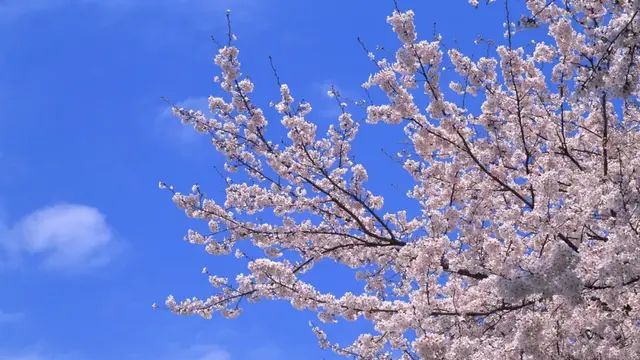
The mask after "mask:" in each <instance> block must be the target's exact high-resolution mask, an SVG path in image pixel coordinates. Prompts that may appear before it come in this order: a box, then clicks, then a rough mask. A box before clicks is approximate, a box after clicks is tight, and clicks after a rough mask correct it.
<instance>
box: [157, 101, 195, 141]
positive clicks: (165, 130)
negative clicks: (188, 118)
mask: <svg viewBox="0 0 640 360" xmlns="http://www.w3.org/2000/svg"><path fill="white" fill-rule="evenodd" d="M175 106H177V107H181V108H185V109H188V110H200V111H202V112H204V113H205V114H207V112H208V110H207V108H208V100H207V97H192V98H187V99H185V100H182V101H180V102H178V103H176V104H175ZM155 123H156V126H155V131H156V132H157V135H159V137H161V138H162V140H163V141H167V142H169V143H170V144H173V145H175V146H176V147H179V148H184V146H192V145H194V144H197V143H202V139H203V135H202V134H200V133H198V132H196V131H195V130H194V129H193V128H192V127H191V126H189V125H184V124H182V123H181V122H180V120H179V119H178V118H177V117H176V116H175V115H174V114H173V112H172V111H171V108H170V106H169V105H167V106H165V107H164V108H163V109H162V110H161V111H160V113H159V114H158V116H157V117H156V119H155Z"/></svg>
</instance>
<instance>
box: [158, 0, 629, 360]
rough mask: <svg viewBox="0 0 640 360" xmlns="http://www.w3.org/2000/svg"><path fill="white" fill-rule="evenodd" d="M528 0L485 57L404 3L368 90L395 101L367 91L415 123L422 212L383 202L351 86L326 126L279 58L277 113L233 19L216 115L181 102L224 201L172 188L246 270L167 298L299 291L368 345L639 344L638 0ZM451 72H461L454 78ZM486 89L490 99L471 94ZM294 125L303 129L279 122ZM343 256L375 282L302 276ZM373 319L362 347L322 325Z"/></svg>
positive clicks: (220, 300)
mask: <svg viewBox="0 0 640 360" xmlns="http://www.w3.org/2000/svg"><path fill="white" fill-rule="evenodd" d="M514 1H515V0H514ZM489 2H492V1H487V3H489ZM522 2H524V3H526V7H527V9H528V10H527V13H526V14H524V15H520V14H514V13H513V10H512V11H511V13H510V12H509V6H508V5H509V3H508V2H505V1H504V0H502V1H501V3H495V4H492V5H490V6H502V5H506V6H505V14H506V24H505V36H504V39H503V41H501V42H502V45H499V46H497V47H496V48H495V53H494V54H495V56H487V57H481V58H479V59H477V60H476V59H473V58H472V57H471V56H469V55H465V54H463V53H462V51H460V50H456V49H445V48H444V47H443V44H442V40H441V38H440V37H436V38H435V39H434V40H432V41H425V40H420V38H419V36H418V33H417V30H416V26H415V25H414V13H413V11H411V10H407V11H403V10H401V9H399V8H398V6H397V5H396V8H395V10H393V12H392V14H391V15H390V16H389V17H388V18H387V23H388V24H389V25H390V26H391V29H392V31H393V32H394V33H395V34H396V35H397V38H398V40H399V46H398V49H397V51H396V52H395V57H394V58H388V59H387V58H382V59H377V58H376V55H375V54H373V53H369V54H368V56H369V59H370V60H371V62H372V69H373V70H372V71H373V73H372V74H371V75H370V76H369V78H368V80H367V81H366V82H364V84H363V87H364V88H365V89H368V90H369V91H372V92H373V91H380V92H381V93H382V94H384V98H385V99H386V101H384V102H383V103H370V104H368V105H367V106H366V123H369V124H376V123H379V122H385V123H388V124H396V125H397V126H402V127H403V130H404V134H405V135H406V138H407V139H408V144H409V145H408V149H407V151H406V152H405V154H404V155H403V156H402V157H401V161H402V168H403V169H404V171H406V172H407V173H408V174H409V175H410V176H411V177H412V179H413V181H414V184H413V187H412V188H411V189H410V190H409V191H408V192H407V196H408V197H409V198H410V199H411V200H410V201H414V202H416V204H418V205H419V208H420V209H421V211H419V212H417V213H416V214H410V213H409V212H408V211H405V210H403V211H389V210H386V209H385V205H384V199H383V197H382V196H381V195H379V194H376V193H374V192H372V191H371V190H368V189H367V185H366V184H367V179H368V175H367V170H366V169H365V167H364V166H363V165H362V164H360V163H357V162H356V161H355V160H354V156H353V149H352V143H353V140H354V138H355V137H356V135H357V133H358V129H359V128H360V126H361V124H360V123H359V122H358V121H356V120H355V119H354V117H356V116H355V115H354V113H353V112H351V109H352V107H351V106H350V104H345V103H344V101H343V99H342V98H341V96H340V94H338V93H337V92H336V91H332V92H331V95H332V96H334V97H335V98H336V100H337V102H338V104H339V106H340V110H341V113H340V115H339V116H338V118H337V121H336V122H335V124H333V125H331V126H330V127H329V128H328V130H327V131H326V133H320V132H319V129H318V124H317V123H314V122H313V121H312V120H311V119H312V118H314V115H313V113H312V108H311V105H310V104H309V103H307V102H304V101H296V100H295V99H294V96H293V95H292V90H291V89H290V88H289V87H288V86H287V85H286V84H284V83H282V84H280V79H279V77H278V76H277V72H276V78H277V82H278V84H279V85H280V93H281V98H280V99H279V101H278V102H277V103H275V104H273V107H274V110H275V111H274V110H271V109H263V108H261V107H259V106H258V105H257V103H258V101H256V100H254V99H253V98H252V92H253V90H254V84H253V83H252V81H251V80H250V79H249V78H248V77H246V76H245V75H243V73H242V72H241V70H240V61H239V50H238V49H237V48H236V47H234V46H233V42H234V37H233V35H232V34H231V31H229V39H228V44H226V46H222V47H221V49H220V50H219V52H218V54H217V56H216V57H215V63H216V64H217V65H218V67H219V68H220V70H221V76H220V77H219V78H218V83H219V85H220V88H221V91H222V94H223V97H210V98H209V107H210V111H211V114H209V115H205V113H203V112H200V111H194V110H187V109H183V108H179V107H174V108H173V111H174V112H175V114H176V115H177V117H178V118H179V119H180V120H181V121H182V122H183V123H184V124H187V125H190V126H193V128H194V129H195V130H196V131H198V132H200V133H202V134H205V135H207V136H209V137H210V138H211V141H212V144H213V146H214V147H215V149H216V150H217V152H219V153H221V154H223V155H224V156H225V158H226V164H225V169H224V170H225V171H226V172H228V174H227V175H228V177H227V178H226V182H227V184H226V198H225V199H213V198H210V197H207V196H206V195H205V192H204V191H202V190H201V189H200V187H199V186H197V185H195V186H193V188H192V189H191V191H186V192H178V190H177V189H174V187H172V186H168V185H165V184H164V183H160V186H161V187H162V188H166V189H168V190H169V191H171V192H172V194H173V201H174V203H175V204H176V205H177V206H178V207H179V208H181V209H183V210H184V211H185V212H186V214H187V216H189V217H191V218H195V219H199V220H202V221H204V222H206V223H207V224H208V228H209V230H208V231H195V230H189V231H188V235H187V236H186V239H187V240H188V241H189V242H191V243H193V244H199V245H203V246H204V248H205V250H206V251H207V252H208V253H210V254H212V255H218V256H226V255H229V256H231V255H230V254H232V253H235V256H236V257H237V258H238V261H242V262H245V263H246V264H247V271H246V272H245V273H241V274H238V275H237V276H235V278H226V277H221V276H216V275H213V274H209V273H208V271H207V270H206V269H204V270H203V272H205V273H207V274H208V275H209V281H210V283H211V285H213V287H214V288H215V291H214V292H213V295H212V296H210V297H209V298H206V299H197V298H192V299H186V300H175V299H174V298H173V297H172V296H170V297H169V298H168V299H167V301H166V306H167V307H168V308H169V309H170V310H171V311H173V312H175V313H177V314H181V315H193V314H197V315H200V316H202V317H204V318H210V317H211V316H214V314H221V315H223V316H225V317H229V318H233V317H235V316H237V315H239V314H240V312H241V305H242V306H249V305H247V304H248V303H250V302H257V301H263V300H285V301H288V302H290V303H291V305H292V306H293V307H294V308H295V309H298V310H303V309H304V310H308V311H312V312H314V313H317V317H318V319H319V320H318V321H314V322H313V323H312V324H311V326H312V331H313V332H314V333H315V334H316V336H317V338H318V340H319V344H320V346H321V347H322V348H330V349H332V350H334V351H335V352H337V353H338V354H341V355H344V356H347V357H354V358H358V359H391V358H401V359H418V358H424V359H542V358H544V359H633V358H638V356H639V355H638V354H640V295H638V290H639V285H640V260H638V259H639V258H640V246H639V245H640V208H639V207H640V156H638V155H639V154H640V102H639V99H638V96H639V95H640V86H639V84H640V83H639V76H640V66H638V64H639V63H640V16H638V12H639V1H635V0H563V1H561V0H526V1H524V0H523V1H522ZM469 3H470V4H471V5H473V6H480V5H481V7H483V6H485V4H484V3H482V4H479V3H478V1H477V0H470V1H469ZM478 11H482V9H479V10H478ZM516 15H518V16H516ZM516 18H519V20H515V19H516ZM500 21H502V19H500ZM530 27H536V28H542V29H545V30H546V31H547V32H548V41H546V42H538V43H537V44H536V45H535V46H534V47H531V48H528V47H516V46H515V45H514V40H513V38H514V36H518V37H526V36H528V35H527V31H528V30H527V28H530ZM545 40H546V39H545ZM361 44H362V47H363V48H364V49H365V50H366V46H365V45H364V42H361ZM366 51H368V50H366ZM447 68H449V69H451V70H450V71H451V72H455V77H456V78H457V79H458V80H456V81H452V82H451V83H449V84H448V89H445V88H444V87H443V84H441V81H440V78H441V75H442V72H443V71H448V70H446V69H447ZM274 72H275V68H274ZM469 97H477V98H478V99H479V101H480V102H481V106H476V107H475V108H474V107H468V106H465V105H464V99H468V98H469ZM425 99H426V101H427V103H428V105H427V106H426V108H425V107H424V105H423V106H420V105H418V103H417V102H418V100H421V101H423V102H424V100H425ZM461 100H462V101H461ZM269 112H272V113H274V114H275V113H276V112H277V114H278V115H277V117H278V120H280V124H273V121H274V120H271V121H272V123H271V124H270V123H269V122H268V121H267V116H268V115H267V114H268V113H269ZM366 126H374V125H366ZM278 127H281V128H282V129H284V131H285V132H286V136H287V138H286V139H284V140H280V139H277V136H274V135H273V134H274V132H277V131H278V130H279V129H277V128H278ZM272 129H275V130H272ZM398 171H403V170H402V169H400V167H399V168H398ZM227 175H225V176H227ZM400 196H403V195H400ZM265 218H266V219H268V220H264V219H265ZM451 233H455V234H456V235H455V236H448V235H450V234H451ZM247 247H250V248H252V249H254V250H259V252H257V253H259V254H261V255H260V256H254V255H249V254H248V252H247V251H243V250H241V248H247ZM327 260H332V261H335V262H337V263H340V264H343V265H345V266H346V267H348V268H349V269H352V270H353V274H354V276H355V278H356V280H357V283H359V284H362V286H360V287H357V288H354V289H353V291H352V292H348V293H344V294H332V293H323V292H321V291H320V290H318V289H317V288H316V287H315V286H314V284H313V283H312V282H310V281H308V280H307V277H305V274H307V273H309V272H311V271H313V270H314V267H315V266H316V265H317V264H319V263H320V262H323V261H327ZM241 300H247V301H243V302H241ZM356 319H366V321H368V322H369V323H370V324H371V327H370V332H367V333H362V334H360V335H359V336H358V337H357V338H356V339H355V341H354V342H353V343H352V344H338V343H335V342H333V341H332V340H331V339H330V337H329V336H328V335H327V334H326V333H325V330H326V327H324V329H325V330H323V323H328V322H329V323H330V322H336V321H344V320H356Z"/></svg>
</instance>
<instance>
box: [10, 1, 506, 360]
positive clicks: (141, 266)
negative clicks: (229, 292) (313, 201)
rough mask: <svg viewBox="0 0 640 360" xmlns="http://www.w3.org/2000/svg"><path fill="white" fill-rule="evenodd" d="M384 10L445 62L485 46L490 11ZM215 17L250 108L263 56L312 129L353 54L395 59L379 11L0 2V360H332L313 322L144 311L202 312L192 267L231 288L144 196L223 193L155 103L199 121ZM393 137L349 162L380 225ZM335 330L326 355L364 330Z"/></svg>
mask: <svg viewBox="0 0 640 360" xmlns="http://www.w3.org/2000/svg"><path fill="white" fill-rule="evenodd" d="M400 5H401V7H403V8H413V9H415V11H416V13H417V25H418V30H419V32H420V34H422V35H423V36H422V37H423V38H431V34H432V31H433V22H434V21H437V30H438V32H440V33H441V34H442V35H443V36H444V42H445V44H446V45H448V46H459V47H460V48H462V49H463V50H466V51H467V52H470V53H475V54H476V56H481V55H484V53H485V47H484V45H480V46H475V45H473V40H474V39H475V38H476V37H477V36H479V35H483V36H485V37H487V38H493V39H497V40H501V39H500V36H501V33H502V21H503V20H502V17H501V16H502V15H501V14H502V7H501V5H500V6H492V7H489V8H484V9H481V10H475V9H473V8H471V7H470V6H468V5H467V2H466V0H447V1H408V0H402V1H400ZM227 8H230V9H232V17H233V27H234V32H235V33H236V34H237V35H238V37H239V40H238V42H237V45H238V46H239V47H240V49H241V53H240V54H241V55H240V59H241V61H242V63H243V69H244V72H245V73H247V74H249V75H250V76H251V78H252V79H253V80H254V82H255V83H256V86H257V91H256V99H258V103H260V104H261V105H263V106H265V107H266V106H267V104H268V102H269V101H270V100H275V99H277V96H278V88H277V86H276V84H275V81H274V79H273V77H272V74H271V70H270V67H269V63H268V60H267V57H268V56H269V55H272V56H273V58H274V61H275V63H276V66H277V67H278V71H279V73H280V77H281V78H282V81H283V82H286V83H289V85H290V87H291V88H292V90H293V94H294V96H296V97H297V98H304V99H306V100H309V101H310V102H311V103H312V104H313V106H314V109H315V110H314V114H315V115H314V120H316V121H317V122H318V123H320V124H323V125H324V126H326V124H329V123H330V122H331V121H334V117H335V115H336V114H337V108H336V106H335V104H334V102H333V100H332V99H330V98H328V97H327V96H326V92H327V89H328V87H329V86H330V85H332V84H333V85H335V86H336V87H337V88H338V89H339V90H340V91H341V92H342V93H343V94H344V95H346V96H348V97H351V98H354V99H358V98H361V97H362V96H363V95H362V92H361V89H360V86H359V85H360V84H361V83H362V82H364V81H365V80H366V78H367V76H368V74H369V73H370V72H372V71H373V69H372V67H371V64H370V62H369V61H368V60H367V59H366V56H365V55H364V54H363V53H362V50H361V49H360V48H359V46H358V44H357V42H356V40H355V39H356V37H357V36H361V37H362V38H363V39H364V40H365V41H366V42H367V43H368V44H369V46H370V47H371V48H375V47H376V45H382V46H384V48H385V50H384V51H383V52H381V53H380V54H379V56H382V55H385V54H386V55H387V56H390V55H391V54H392V52H391V51H393V50H394V49H395V47H396V45H397V42H396V41H395V39H394V36H393V34H392V33H391V31H390V30H389V28H388V26H387V25H386V23H385V17H386V16H387V15H388V14H389V13H390V11H391V10H392V9H393V5H392V1H391V0H389V1H366V0H353V1H348V2H345V1H337V0H325V1H291V0H289V1H285V0H260V1H258V0H254V1H249V0H244V1H242V0H237V1H231V0H154V1H146V0H0V33H1V34H2V41H1V42H0V294H2V296H1V297H0V360H17V359H20V360H61V359H68V360H76V359H78V360H82V359H98V360H99V359H160V360H163V359H167V360H169V359H185V360H191V359H193V360H229V359H266V360H269V359H297V358H309V359H330V358H334V356H333V355H332V354H330V353H327V352H323V351H321V350H319V349H317V347H316V340H315V337H314V336H313V334H312V332H311V331H310V330H309V328H308V326H307V322H308V320H312V319H314V317H313V315H312V314H308V313H300V312H296V311H295V310H293V309H292V308H290V306H289V305H288V304H285V303H263V304H256V305H250V306H248V307H245V309H246V311H245V312H244V314H243V315H242V316H241V317H240V318H238V319H236V320H233V321H229V320H224V319H220V318H217V317H214V319H213V320H210V321H204V320H202V319H199V318H182V317H177V316H174V315H172V314H170V313H168V312H167V311H161V310H160V311H152V310H151V306H150V305H151V304H152V303H153V302H159V303H161V302H163V301H164V299H165V298H166V296H167V295H168V294H170V293H171V294H174V295H176V297H178V298H182V297H186V296H192V295H200V296H206V295H207V294H208V292H209V291H210V288H209V287H208V283H207V280H206V277H204V276H203V275H201V274H200V269H201V268H202V267H203V266H207V267H208V268H209V269H210V271H212V272H214V273H222V274H225V273H227V274H233V273H234V272H239V271H242V264H237V263H235V261H234V260H233V259H224V258H216V257H211V256H209V255H207V254H206V253H205V252H204V251H203V249H202V248H199V247H194V246H191V245H189V244H187V243H186V242H184V241H182V237H183V236H184V234H185V232H186V230H187V228H188V227H189V226H190V225H191V223H190V222H189V221H188V220H187V219H185V217H184V216H183V214H182V213H181V212H180V211H178V210H177V209H176V208H175V207H174V206H173V204H172V203H171V201H170V199H169V197H168V196H167V193H165V192H162V191H159V190H158V188H157V183H158V180H161V179H162V180H164V181H166V182H168V183H172V184H174V185H176V186H177V187H178V188H182V189H188V188H189V187H190V185H191V184H193V183H195V182H198V183H200V184H202V187H203V188H205V189H207V192H208V193H209V194H214V195H215V194H217V196H218V198H220V197H219V196H220V195H221V194H222V193H223V190H224V188H223V183H222V182H221V181H220V179H219V177H218V175H217V174H216V172H215V170H214V167H215V166H220V165H221V159H220V157H219V156H218V155H217V154H215V152H214V150H213V149H212V148H211V147H210V146H209V145H208V143H207V139H206V138H203V137H200V136H198V135H195V134H192V132H191V131H190V130H188V129H183V128H182V127H181V126H180V125H179V123H178V122H177V121H176V120H175V119H173V118H172V117H171V116H170V115H169V112H168V109H167V105H166V104H165V103H164V102H163V101H162V100H161V97H163V96H164V97H166V98H168V99H170V100H171V101H173V102H175V103H179V104H183V105H185V106H193V107H202V105H203V104H204V102H205V99H206V97H207V96H208V95H211V94H217V93H218V92H217V90H218V89H217V86H216V85H215V84H214V83H213V81H212V78H213V76H214V75H215V68H214V66H213V61H212V58H213V55H214V54H215V51H216V49H215V45H214V44H213V42H212V41H211V40H210V36H211V35H214V36H216V37H218V38H224V36H225V29H226V24H225V21H224V14H225V10H226V9H227ZM378 98H379V97H378ZM359 117H360V118H361V116H359ZM271 123H272V124H277V123H278V120H277V119H273V118H272V120H271ZM400 131H401V129H400V128H399V127H398V128H389V127H386V126H384V125H377V126H375V127H374V126H371V125H365V126H364V127H363V130H362V131H361V134H360V135H359V139H358V140H357V141H356V148H355V154H356V156H357V159H358V161H362V162H363V163H364V164H365V165H367V166H368V169H369V174H370V178H371V179H372V180H371V181H370V187H371V188H373V189H374V190H376V191H378V192H381V193H383V194H388V195H391V194H394V195H395V196H387V201H386V203H387V204H389V206H391V207H395V208H398V207H408V206H413V205H411V204H409V203H407V201H406V200H405V199H404V198H403V197H402V196H398V195H397V194H401V193H403V192H404V191H405V190H406V189H407V187H408V186H409V184H408V182H407V179H406V177H403V176H402V175H399V176H398V177H394V176H390V175H389V174H392V173H394V171H395V172H396V173H398V174H400V173H401V169H400V167H399V165H397V164H395V163H394V162H393V161H391V160H389V159H388V158H387V157H386V156H385V155H384V154H383V153H382V152H381V148H382V147H384V148H385V151H387V152H389V153H393V152H394V151H396V150H397V149H399V148H401V147H402V146H403V145H402V144H401V143H400V141H401V140H402V138H401V136H400ZM383 139H384V141H382V140H383ZM392 170H393V171H392ZM398 189H400V190H401V191H398ZM326 270H327V273H322V272H320V273H318V274H316V275H314V277H315V278H316V279H317V281H318V283H319V286H320V288H321V289H326V290H335V291H338V292H341V291H346V290H347V289H348V288H349V287H350V285H351V284H352V281H351V279H349V278H348V274H346V273H345V272H341V271H339V270H337V269H329V268H327V269H326ZM327 274H329V275H330V276H331V277H330V278H329V277H328V276H327ZM336 279H337V280H336ZM354 290H356V291H357V290H358V289H354ZM339 325H340V326H338V327H335V326H334V327H329V332H330V333H331V334H333V335H334V336H335V339H338V340H341V341H342V342H343V343H346V342H347V340H348V339H349V338H350V337H351V336H352V335H353V334H354V333H355V332H356V331H357V330H358V329H359V328H362V327H363V326H364V325H363V324H361V323H356V324H349V325H347V326H346V327H344V328H341V325H342V324H339Z"/></svg>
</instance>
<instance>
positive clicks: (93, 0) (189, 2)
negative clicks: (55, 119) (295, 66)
mask: <svg viewBox="0 0 640 360" xmlns="http://www.w3.org/2000/svg"><path fill="white" fill-rule="evenodd" d="M80 5H84V6H86V5H91V6H96V7H99V8H101V9H108V10H115V11H129V10H131V9H140V8H145V7H147V8H149V7H153V8H154V9H159V8H164V9H167V10H171V11H173V12H179V13H193V14H196V15H201V16H206V15H210V14H212V13H216V12H220V11H224V10H226V9H233V10H234V11H236V10H237V11H239V12H240V13H241V14H242V15H243V17H244V19H245V20H246V19H247V17H248V16H250V14H253V13H257V12H258V9H262V8H263V6H264V4H263V1H252V0H0V21H5V22H6V21H11V20H16V19H17V18H19V17H21V16H23V15H27V14H31V13H37V12H43V11H49V10H52V9H57V8H61V7H68V6H80ZM194 20H195V19H194ZM241 21H242V18H241Z"/></svg>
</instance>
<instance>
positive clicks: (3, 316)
mask: <svg viewBox="0 0 640 360" xmlns="http://www.w3.org/2000/svg"><path fill="white" fill-rule="evenodd" d="M23 319H24V314H23V313H19V312H17V313H10V312H6V311H3V310H1V309H0V326H2V325H5V324H11V323H16V322H19V321H21V320H23Z"/></svg>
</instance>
